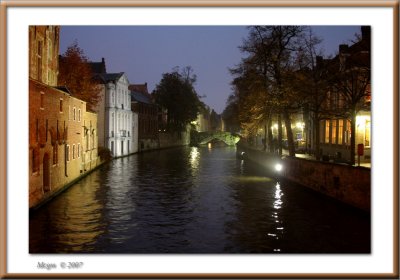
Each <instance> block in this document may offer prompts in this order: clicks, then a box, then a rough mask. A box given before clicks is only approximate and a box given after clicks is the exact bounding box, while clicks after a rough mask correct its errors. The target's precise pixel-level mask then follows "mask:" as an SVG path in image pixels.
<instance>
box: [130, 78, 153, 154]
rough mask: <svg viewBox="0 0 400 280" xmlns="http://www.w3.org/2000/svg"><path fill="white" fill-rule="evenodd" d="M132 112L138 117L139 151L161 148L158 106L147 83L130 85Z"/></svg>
mask: <svg viewBox="0 0 400 280" xmlns="http://www.w3.org/2000/svg"><path fill="white" fill-rule="evenodd" d="M129 90H130V93H131V102H132V111H133V112H135V113H137V115H138V124H139V128H138V142H139V150H140V151H143V150H148V149H155V148H158V147H159V141H158V140H159V138H158V132H159V126H158V113H159V112H158V106H157V105H156V104H154V102H153V99H152V97H151V95H150V94H149V92H148V89H147V83H145V84H134V85H129Z"/></svg>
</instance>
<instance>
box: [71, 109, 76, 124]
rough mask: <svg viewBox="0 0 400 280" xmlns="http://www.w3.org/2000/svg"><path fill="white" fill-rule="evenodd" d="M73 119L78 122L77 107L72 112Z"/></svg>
mask: <svg viewBox="0 0 400 280" xmlns="http://www.w3.org/2000/svg"><path fill="white" fill-rule="evenodd" d="M72 118H73V120H74V121H75V120H76V108H75V107H74V109H73V110H72Z"/></svg>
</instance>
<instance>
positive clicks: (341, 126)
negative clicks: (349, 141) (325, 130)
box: [338, 120, 343, 145]
mask: <svg viewBox="0 0 400 280" xmlns="http://www.w3.org/2000/svg"><path fill="white" fill-rule="evenodd" d="M338 144H339V145H342V144H343V120H339V133H338Z"/></svg>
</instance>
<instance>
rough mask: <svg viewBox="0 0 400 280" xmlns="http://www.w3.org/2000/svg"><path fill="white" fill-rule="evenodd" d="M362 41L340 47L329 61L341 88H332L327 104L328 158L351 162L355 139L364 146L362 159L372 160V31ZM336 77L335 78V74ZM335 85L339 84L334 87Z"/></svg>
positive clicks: (323, 132) (324, 146) (324, 137)
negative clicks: (336, 75) (352, 146)
mask: <svg viewBox="0 0 400 280" xmlns="http://www.w3.org/2000/svg"><path fill="white" fill-rule="evenodd" d="M361 31H362V38H361V39H360V41H359V42H357V43H355V44H353V45H352V46H347V45H340V46H339V54H338V55H337V56H336V57H335V58H334V59H332V60H329V62H328V63H329V64H330V67H331V68H330V71H331V73H339V75H340V76H339V75H338V76H339V77H340V79H341V80H340V81H339V82H336V84H339V86H336V87H335V86H332V88H331V90H330V91H329V92H328V93H327V98H326V100H325V102H324V104H323V109H324V110H325V112H327V113H326V117H325V118H324V119H323V120H320V125H319V127H320V130H319V139H320V149H321V152H322V155H324V156H325V158H333V159H335V160H339V161H340V160H343V161H351V145H352V143H351V138H352V137H354V139H355V143H354V144H355V156H357V147H358V145H359V144H362V145H363V147H364V153H363V155H361V159H362V160H363V161H364V162H368V161H370V159H371V145H372V143H371V85H370V45H371V41H370V36H371V35H370V27H367V26H363V27H362V28H361ZM333 75H334V74H333ZM333 84H335V83H333Z"/></svg>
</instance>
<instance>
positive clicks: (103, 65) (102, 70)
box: [101, 57, 107, 73]
mask: <svg viewBox="0 0 400 280" xmlns="http://www.w3.org/2000/svg"><path fill="white" fill-rule="evenodd" d="M101 73H107V70H106V61H105V60H104V57H102V58H101Z"/></svg>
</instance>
